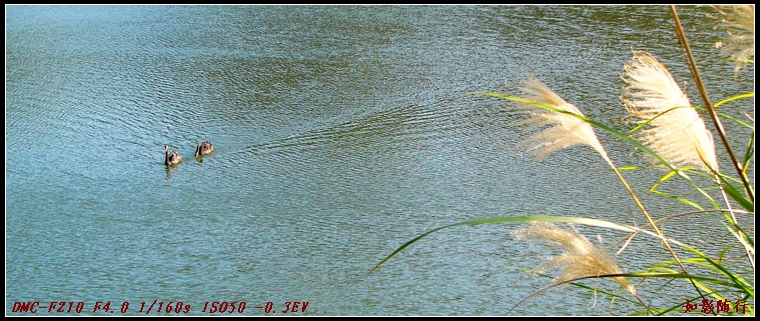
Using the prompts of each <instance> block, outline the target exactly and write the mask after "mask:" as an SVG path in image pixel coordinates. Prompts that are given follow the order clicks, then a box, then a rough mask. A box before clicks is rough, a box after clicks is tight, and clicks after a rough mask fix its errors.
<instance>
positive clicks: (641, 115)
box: [620, 51, 718, 171]
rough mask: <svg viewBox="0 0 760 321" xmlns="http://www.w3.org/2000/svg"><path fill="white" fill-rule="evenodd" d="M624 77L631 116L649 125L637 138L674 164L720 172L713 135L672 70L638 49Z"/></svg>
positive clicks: (627, 106) (638, 121) (625, 93)
mask: <svg viewBox="0 0 760 321" xmlns="http://www.w3.org/2000/svg"><path fill="white" fill-rule="evenodd" d="M621 78H622V79H623V81H624V82H625V86H624V87H623V94H622V95H621V97H620V98H621V100H622V101H623V104H624V105H625V108H626V109H627V110H628V114H629V116H631V117H632V118H633V120H634V121H635V122H637V123H639V124H645V125H646V126H645V127H644V128H643V129H641V130H639V131H638V132H637V134H636V138H637V139H639V141H641V142H642V143H643V144H644V145H647V146H648V147H649V148H651V149H652V150H654V151H655V152H657V153H658V154H659V155H660V156H662V157H663V158H664V159H665V160H667V161H668V162H670V163H671V164H673V165H675V166H678V167H682V166H686V165H694V166H696V167H698V168H701V169H705V170H710V169H712V170H715V171H718V161H717V156H716V154H715V145H714V143H713V139H712V135H711V134H710V132H709V131H708V130H707V128H705V123H704V121H703V120H702V118H701V117H700V116H699V113H697V110H696V109H695V108H694V107H692V106H691V103H690V102H689V98H688V97H686V94H684V92H683V91H681V88H680V87H679V86H678V84H677V83H676V82H675V80H673V77H672V76H671V75H670V72H668V70H667V69H666V68H665V66H664V65H662V64H661V63H660V62H659V61H657V59H656V58H654V57H653V56H652V55H650V54H649V53H647V52H644V51H634V55H633V59H632V60H631V61H630V62H629V63H628V64H626V65H625V69H624V72H623V74H622V75H621Z"/></svg>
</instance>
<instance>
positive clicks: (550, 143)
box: [516, 77, 611, 164]
mask: <svg viewBox="0 0 760 321" xmlns="http://www.w3.org/2000/svg"><path fill="white" fill-rule="evenodd" d="M521 90H522V91H523V92H525V94H526V96H524V98H526V99H529V100H531V101H534V102H538V103H541V104H545V105H549V106H550V107H553V108H554V109H557V110H559V111H563V112H567V113H573V114H576V115H580V116H583V113H582V112H581V111H580V109H578V107H575V105H573V104H570V103H568V102H567V101H565V100H564V99H562V97H560V96H559V95H557V94H556V93H554V92H553V91H552V90H551V89H549V87H547V86H546V85H544V84H543V83H542V82H541V81H540V80H538V79H536V78H535V77H530V78H528V80H526V81H525V83H524V85H523V87H522V88H521ZM516 106H517V107H518V108H520V109H523V110H525V111H527V112H528V113H529V114H530V115H531V117H530V118H528V119H525V120H523V121H520V122H518V123H517V124H516V125H527V126H528V127H527V129H528V130H529V131H530V130H538V132H537V133H535V134H533V135H532V136H530V137H529V138H527V139H526V140H525V141H523V142H521V143H520V144H519V146H520V148H525V150H526V151H527V152H532V153H533V155H534V156H535V157H536V159H537V160H538V161H541V160H542V159H543V158H544V157H546V156H547V155H549V154H551V153H553V152H555V151H557V150H560V149H563V148H566V147H570V146H574V145H579V144H585V145H589V146H591V147H592V148H594V149H595V150H596V151H597V152H599V154H600V155H601V156H602V158H604V159H605V160H606V161H607V162H608V163H610V164H611V160H610V158H609V157H608V156H607V152H606V151H605V150H604V148H603V147H602V144H601V143H599V139H598V138H597V136H596V133H594V129H593V127H592V126H591V124H589V123H588V122H586V121H584V120H583V119H580V118H578V117H575V116H572V115H568V114H566V113H563V112H558V111H554V110H549V109H546V108H542V107H539V106H535V105H532V104H528V103H516ZM546 125H548V126H549V127H545V126H546ZM541 128H543V129H541Z"/></svg>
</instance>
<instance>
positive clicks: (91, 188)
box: [5, 6, 754, 316]
mask: <svg viewBox="0 0 760 321" xmlns="http://www.w3.org/2000/svg"><path fill="white" fill-rule="evenodd" d="M709 11H710V10H709V8H704V7H683V8H682V9H681V12H680V13H681V15H682V19H683V21H684V23H685V25H686V26H687V32H690V34H689V35H690V37H691V38H690V40H692V47H693V48H694V49H695V51H696V52H698V53H699V54H700V55H701V57H703V61H705V65H704V66H701V67H703V68H704V69H703V70H701V71H702V72H703V73H704V74H705V75H706V77H708V79H711V80H712V79H714V80H712V81H709V82H707V86H708V88H709V89H710V90H711V93H713V94H714V95H715V96H716V97H727V96H728V95H733V94H737V93H740V92H742V91H744V92H747V91H752V90H753V89H752V88H753V86H754V81H752V82H751V83H749V84H747V83H746V82H745V83H742V82H736V81H734V80H735V79H734V78H733V72H732V68H733V65H731V64H730V63H726V62H725V61H722V60H721V59H720V56H719V55H718V52H717V50H715V49H714V48H712V44H713V43H714V42H715V41H717V40H719V39H718V36H719V35H720V34H719V33H718V32H717V31H713V30H712V29H711V25H708V22H709V23H711V22H710V21H708V20H707V19H706V18H705V13H706V12H709ZM673 30H674V28H673V23H672V19H671V16H670V12H669V10H668V8H667V7H666V6H628V7H623V6H559V7H553V6H6V105H5V106H6V107H5V117H6V121H5V125H6V131H5V145H6V147H5V150H6V155H5V162H6V163H5V164H6V174H5V175H6V176H5V179H6V181H5V182H6V183H5V186H6V217H5V218H6V308H5V311H6V315H19V314H18V313H13V312H12V309H13V305H14V302H33V301H39V302H40V305H42V306H48V305H49V304H48V303H49V302H53V301H63V302H74V303H73V304H74V306H76V304H77V303H78V302H84V307H85V308H84V310H83V311H82V313H81V314H88V315H103V314H104V313H105V312H103V311H97V312H92V310H93V307H94V305H95V303H96V302H111V307H110V308H111V309H112V310H116V312H115V314H117V315H118V314H121V312H120V311H119V309H121V308H122V307H123V303H124V302H128V304H129V305H128V306H127V315H138V314H139V313H138V311H139V309H140V308H141V304H142V302H145V303H146V304H147V305H146V306H142V307H143V308H144V309H147V307H148V306H149V305H151V303H153V302H154V301H155V302H165V303H168V302H174V307H176V304H177V302H182V305H183V309H184V308H185V307H186V306H187V305H189V306H190V308H189V309H188V313H187V314H192V315H209V314H208V313H204V312H202V309H203V306H204V305H205V304H206V302H215V301H224V302H233V301H235V302H245V303H246V308H245V309H244V312H243V313H242V314H243V315H266V314H267V313H266V312H265V310H268V309H267V302H271V306H269V307H271V308H272V309H271V311H276V312H277V314H278V315H279V314H282V312H281V310H283V309H284V308H285V304H286V302H308V306H303V305H301V306H299V308H298V309H301V308H304V307H305V308H306V309H305V310H299V311H301V312H297V313H294V314H296V315H314V316H324V315H357V316H370V315H503V314H506V313H507V311H508V310H509V309H512V308H514V310H512V311H511V312H510V314H514V315H610V314H613V315H614V314H626V313H628V312H629V311H628V310H627V309H629V308H631V306H630V305H628V304H627V303H626V302H623V301H619V302H617V301H616V302H615V303H614V305H613V307H610V303H609V298H607V297H604V296H600V297H599V298H597V299H596V301H595V298H594V295H593V293H591V292H589V291H587V290H583V289H579V288H575V287H564V288H561V289H552V290H549V291H547V292H545V293H543V294H541V295H537V296H534V297H528V296H529V295H530V294H532V293H533V292H534V291H535V290H537V289H540V288H542V287H544V286H547V285H549V283H550V280H548V279H545V278H540V277H529V275H528V274H527V273H524V272H522V271H521V270H519V269H520V268H531V267H533V264H535V263H536V262H539V263H540V260H539V261H537V258H538V257H539V256H540V255H543V254H545V253H542V252H540V251H538V252H536V251H531V249H534V247H533V246H528V245H526V244H524V243H520V242H516V241H513V240H512V239H511V237H510V235H509V231H510V230H512V229H513V228H514V227H516V226H508V225H489V226H477V227H457V228H451V229H446V230H443V231H441V232H439V233H434V234H432V235H430V236H428V237H426V238H423V239H422V240H420V241H419V242H418V243H416V244H414V245H412V246H411V247H409V248H407V249H406V250H404V251H402V252H400V253H399V254H398V255H396V256H395V257H394V258H392V259H391V260H390V261H388V262H387V263H385V264H384V265H383V266H381V267H380V268H379V269H378V270H376V271H374V272H373V273H370V270H371V269H372V268H373V267H374V266H375V265H376V264H377V263H379V262H380V261H381V260H382V259H383V258H384V257H385V256H387V255H388V254H390V253H391V252H392V251H393V250H395V249H396V248H397V247H399V246H400V245H402V244H404V243H405V242H407V241H408V240H410V239H412V238H413V237H416V236H418V235H420V234H422V233H424V232H426V231H428V230H430V229H433V228H436V227H439V226H443V225H447V224H452V223H456V222H460V221H464V220H469V219H476V218H484V217H495V216H517V215H529V214H550V215H572V216H583V217H594V218H601V219H607V220H612V221H615V222H619V223H625V224H642V223H643V222H644V220H643V218H642V217H641V216H640V214H639V213H638V212H637V210H636V208H635V206H634V204H633V203H632V202H631V201H630V197H629V196H628V195H627V193H626V192H625V190H624V189H623V187H622V185H621V184H620V183H619V181H618V180H617V178H616V177H615V176H614V174H613V172H612V171H611V170H610V169H609V167H608V166H607V165H606V164H605V163H604V162H603V161H602V160H601V158H599V156H598V155H597V154H595V152H594V151H593V150H592V149H590V148H588V147H583V146H577V147H573V148H569V149H567V150H563V151H561V152H558V153H556V154H553V155H551V156H549V157H548V158H546V159H545V160H544V161H543V162H537V161H535V160H533V159H531V158H530V157H529V156H528V155H521V154H519V153H516V152H517V150H516V149H515V144H516V143H517V142H518V141H519V140H520V139H522V138H524V136H522V134H521V133H519V132H518V131H516V130H515V129H514V128H512V127H509V126H508V124H509V123H511V122H514V121H515V120H517V118H516V115H515V114H514V113H511V112H509V111H508V110H507V109H505V108H504V106H503V104H502V103H501V102H500V101H498V100H495V99H492V98H486V97H482V96H474V95H470V94H468V93H470V92H473V91H501V92H507V91H506V90H507V88H513V87H507V85H508V84H510V85H511V84H514V83H516V82H518V81H520V80H522V79H524V78H525V76H526V75H527V73H533V74H535V75H536V76H538V77H539V78H540V79H542V80H543V81H544V82H546V83H547V84H548V85H549V86H550V87H551V88H552V89H554V90H555V92H557V93H559V94H560V95H562V96H563V98H565V99H566V100H568V101H570V102H573V103H575V104H576V105H578V106H579V107H580V108H581V109H583V110H584V112H585V113H586V114H587V115H589V116H591V117H594V118H597V119H600V120H602V121H604V122H609V123H613V124H616V125H618V126H622V125H623V124H622V122H621V120H622V119H623V116H624V110H623V108H622V106H621V105H620V103H619V100H618V98H617V95H618V94H619V91H620V87H621V86H622V82H621V81H620V79H619V74H620V72H622V67H623V65H624V64H625V63H626V62H628V60H629V59H630V57H631V48H632V47H633V48H634V49H643V50H647V51H649V52H651V53H653V54H654V55H655V56H657V57H658V58H659V59H661V61H662V62H663V63H665V64H666V65H667V66H669V67H670V68H671V72H672V73H673V74H674V75H675V76H676V78H678V79H679V80H681V82H682V83H683V82H687V81H688V79H689V78H688V75H689V71H688V69H687V68H686V66H685V65H684V64H683V61H684V60H683V54H682V50H681V49H680V47H679V46H678V42H677V39H676V37H675V34H674V31H673ZM751 68H754V67H751ZM753 71H754V70H753ZM744 75H745V76H746V74H744ZM726 83H728V84H726ZM690 86H691V85H690ZM689 90H694V87H693V86H691V87H689ZM507 93H514V92H507ZM691 95H693V97H694V98H693V99H692V100H693V101H697V99H696V97H698V96H696V94H691ZM752 111H753V113H754V106H753V108H752ZM737 115H739V113H738V112H737ZM600 138H602V139H603V141H604V142H603V143H604V144H605V147H607V148H608V150H609V152H610V154H611V156H612V157H613V159H615V160H616V161H617V162H618V163H619V165H621V166H622V165H637V164H642V161H641V160H640V157H639V156H640V154H637V153H634V152H633V151H632V150H631V149H630V148H629V146H627V145H625V144H623V143H621V142H619V141H616V140H614V139H611V137H606V136H604V135H602V134H600ZM206 140H209V141H211V142H212V143H213V145H214V147H215V151H214V153H213V154H211V155H207V156H205V157H203V158H200V159H195V158H194V157H193V151H194V149H195V146H196V144H199V143H200V142H203V141H206ZM164 145H168V146H169V147H170V148H171V149H172V150H178V151H179V153H180V154H181V155H182V156H183V157H184V162H183V163H182V164H180V165H179V166H177V167H172V168H167V167H166V166H164V164H163V161H164V152H163V146H164ZM661 175H663V173H662V172H659V171H652V172H647V173H646V175H643V177H642V175H633V174H631V175H629V176H630V179H631V181H632V184H633V185H634V186H635V188H636V189H637V190H638V191H640V192H641V194H642V196H643V197H644V198H645V200H646V202H648V204H651V206H652V207H655V208H657V209H658V210H659V212H660V213H662V212H664V213H669V211H671V210H676V211H677V210H681V207H677V206H676V207H675V208H673V207H669V206H673V205H670V204H671V203H670V202H664V201H662V200H661V198H658V197H656V196H654V195H647V193H646V191H647V190H648V188H649V187H650V186H651V185H652V184H653V183H654V182H655V181H656V180H657V179H658V178H659V177H660V176H661ZM752 177H754V175H753V176H752ZM662 209H664V211H663V210H662ZM692 225H693V228H701V227H700V225H699V224H692ZM703 228H706V227H703ZM676 230H678V229H676ZM587 231H588V232H589V234H588V235H589V236H590V237H592V236H593V235H594V234H599V233H602V234H604V233H605V231H603V230H594V229H587ZM719 231H720V229H719ZM674 232H678V231H674ZM605 237H606V238H605V240H606V239H607V238H611V241H615V240H619V239H621V238H622V236H621V235H619V234H617V235H615V234H612V235H606V236H605ZM705 241H706V242H709V241H710V237H709V236H708V237H706V238H705ZM653 244H654V245H653V246H644V245H642V246H632V247H631V249H629V250H628V251H626V252H624V253H625V254H626V255H625V256H623V257H621V258H620V262H621V265H622V266H623V267H624V268H626V269H627V270H629V271H634V270H636V269H638V268H641V267H643V266H646V265H647V264H651V263H652V262H656V261H660V260H662V259H666V258H667V255H666V254H663V253H664V252H663V250H662V248H661V246H657V244H656V243H653ZM554 272H556V271H554ZM589 284H591V285H596V286H602V287H605V288H611V289H615V288H616V285H615V284H614V283H612V282H608V281H606V280H601V281H593V280H592V281H590V282H589ZM642 291H645V290H642ZM658 291H662V289H659V288H653V289H651V290H650V292H649V293H648V297H649V298H650V300H655V301H656V300H658V297H657V293H658ZM645 293H646V292H645ZM526 298H527V299H526ZM523 299H526V300H525V301H521V300H523ZM685 299H687V297H686V295H684V301H685ZM595 302H596V305H594V304H595ZM157 306H158V304H157V305H156V308H157ZM256 306H260V307H262V308H256ZM240 307H241V305H240V303H238V304H237V308H240ZM207 311H208V310H207ZM182 312H184V311H182ZM71 314H73V313H68V314H67V313H64V314H57V313H55V312H48V310H47V309H46V308H45V309H42V310H41V311H40V312H38V315H71ZM150 314H151V315H155V314H157V313H156V312H155V310H154V311H153V312H151V313H150ZM162 314H168V315H177V314H183V315H184V313H174V312H171V313H162ZM232 315H239V313H238V312H237V311H236V312H235V313H234V314H232Z"/></svg>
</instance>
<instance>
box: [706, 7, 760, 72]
mask: <svg viewBox="0 0 760 321" xmlns="http://www.w3.org/2000/svg"><path fill="white" fill-rule="evenodd" d="M713 8H715V10H716V11H718V15H709V17H711V18H713V19H716V20H717V23H716V24H715V26H714V28H715V29H725V30H726V32H727V33H728V36H727V37H726V38H724V39H723V40H721V41H718V42H716V43H715V47H716V48H720V51H721V53H722V54H724V55H728V56H730V57H731V58H732V59H734V60H735V61H736V66H735V67H734V72H735V73H738V72H739V70H741V69H742V68H743V67H744V65H745V64H746V63H747V62H748V61H754V59H755V6H754V5H742V6H713Z"/></svg>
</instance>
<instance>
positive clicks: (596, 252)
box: [512, 222, 636, 296]
mask: <svg viewBox="0 0 760 321" xmlns="http://www.w3.org/2000/svg"><path fill="white" fill-rule="evenodd" d="M528 223H529V224H530V227H526V228H520V229H516V230H514V231H512V236H513V237H514V238H515V239H516V240H531V241H538V242H543V243H545V244H547V245H550V246H553V247H557V248H559V249H561V250H562V254H560V255H556V256H549V257H548V258H547V262H546V264H544V265H543V266H541V267H538V268H536V269H535V272H536V273H544V272H546V271H548V270H550V269H553V268H557V267H560V268H561V271H560V276H559V277H558V279H559V281H560V282H566V281H570V280H574V279H577V278H582V277H599V276H601V275H609V274H622V273H623V272H622V271H621V270H620V268H619V267H618V264H617V261H616V260H615V257H613V256H611V255H609V254H608V253H607V252H606V251H605V250H604V249H600V248H598V247H596V246H594V244H593V243H591V242H590V241H589V240H588V239H587V238H586V237H585V236H584V235H583V234H581V233H580V232H578V231H577V230H576V229H575V228H573V229H571V230H568V229H562V228H560V227H558V226H557V225H555V224H554V223H551V222H528ZM612 280H614V281H615V282H617V283H618V284H620V286H622V287H623V288H624V289H626V290H627V291H628V292H630V293H631V294H633V295H634V296H636V288H635V287H634V286H633V284H629V283H628V280H626V278H625V277H622V276H615V277H612Z"/></svg>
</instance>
